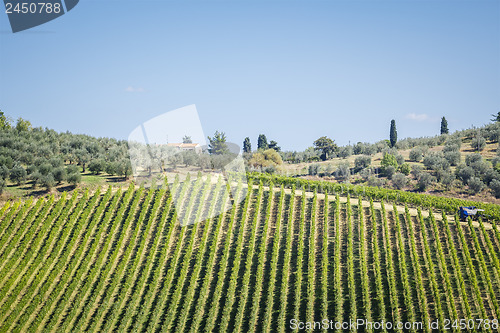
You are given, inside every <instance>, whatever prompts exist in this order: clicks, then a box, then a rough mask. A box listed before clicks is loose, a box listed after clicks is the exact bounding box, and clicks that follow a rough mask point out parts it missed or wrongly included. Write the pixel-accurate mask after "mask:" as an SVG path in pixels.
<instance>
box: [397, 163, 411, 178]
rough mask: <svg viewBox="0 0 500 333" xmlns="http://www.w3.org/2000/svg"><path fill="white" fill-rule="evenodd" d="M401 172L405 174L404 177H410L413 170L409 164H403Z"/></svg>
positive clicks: (400, 168)
mask: <svg viewBox="0 0 500 333" xmlns="http://www.w3.org/2000/svg"><path fill="white" fill-rule="evenodd" d="M399 171H400V172H401V173H402V174H404V175H406V176H408V175H409V174H410V171H411V169H410V165H409V164H408V163H403V164H401V166H400V167H399Z"/></svg>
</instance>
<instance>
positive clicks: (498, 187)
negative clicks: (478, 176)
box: [490, 179, 500, 199]
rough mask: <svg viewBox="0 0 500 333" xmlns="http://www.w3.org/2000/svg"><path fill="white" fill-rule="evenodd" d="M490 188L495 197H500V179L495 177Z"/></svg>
mask: <svg viewBox="0 0 500 333" xmlns="http://www.w3.org/2000/svg"><path fill="white" fill-rule="evenodd" d="M490 188H491V190H492V191H493V195H494V196H495V198H497V199H498V198H500V181H499V180H496V179H493V180H492V181H491V183H490Z"/></svg>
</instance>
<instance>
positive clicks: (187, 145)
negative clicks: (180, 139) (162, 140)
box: [167, 143, 202, 154]
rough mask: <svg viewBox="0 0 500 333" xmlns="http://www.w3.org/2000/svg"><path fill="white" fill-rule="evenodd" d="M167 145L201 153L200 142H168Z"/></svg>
mask: <svg viewBox="0 0 500 333" xmlns="http://www.w3.org/2000/svg"><path fill="white" fill-rule="evenodd" d="M167 146H169V147H174V148H177V149H179V150H186V151H187V150H192V151H194V152H196V153H198V154H201V151H202V149H201V146H200V144H199V143H168V144H167Z"/></svg>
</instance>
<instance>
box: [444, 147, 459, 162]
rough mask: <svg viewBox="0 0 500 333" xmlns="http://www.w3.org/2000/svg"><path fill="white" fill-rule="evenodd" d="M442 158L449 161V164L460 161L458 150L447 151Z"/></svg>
mask: <svg viewBox="0 0 500 333" xmlns="http://www.w3.org/2000/svg"><path fill="white" fill-rule="evenodd" d="M444 158H445V159H446V160H447V161H448V163H450V165H453V166H457V165H458V164H459V163H460V158H461V155H460V152H459V151H458V150H456V151H447V152H445V153H444Z"/></svg>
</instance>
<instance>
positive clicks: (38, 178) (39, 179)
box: [29, 171, 44, 188]
mask: <svg viewBox="0 0 500 333" xmlns="http://www.w3.org/2000/svg"><path fill="white" fill-rule="evenodd" d="M43 177H44V176H43V175H42V174H41V173H40V172H39V171H35V172H33V173H32V174H31V175H30V176H29V179H31V181H33V184H32V186H33V188H35V187H37V185H39V184H40V183H41V182H42V179H43Z"/></svg>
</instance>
